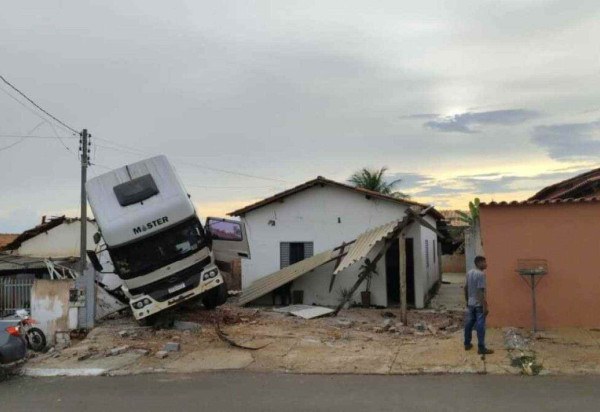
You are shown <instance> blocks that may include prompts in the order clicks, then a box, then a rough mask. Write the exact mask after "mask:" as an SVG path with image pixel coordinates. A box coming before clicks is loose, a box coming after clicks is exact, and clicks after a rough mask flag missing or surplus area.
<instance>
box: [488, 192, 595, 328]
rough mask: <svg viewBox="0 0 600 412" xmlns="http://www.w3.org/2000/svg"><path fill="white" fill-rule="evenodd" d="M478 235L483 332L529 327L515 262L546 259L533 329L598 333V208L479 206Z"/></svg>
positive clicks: (526, 297)
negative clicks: (483, 273) (483, 272)
mask: <svg viewBox="0 0 600 412" xmlns="http://www.w3.org/2000/svg"><path fill="white" fill-rule="evenodd" d="M481 234H482V238H483V249H484V251H485V255H486V258H487V261H488V270H487V289H488V291H487V293H488V303H489V307H490V315H489V317H488V325H489V326H496V327H501V326H521V327H528V328H529V327H531V324H532V323H531V292H530V289H529V288H528V287H527V286H526V284H525V282H523V280H522V279H521V278H520V276H519V275H518V274H517V273H516V272H515V269H516V266H517V259H547V261H548V270H549V273H548V274H547V275H545V277H544V278H543V279H542V280H541V281H540V283H539V285H538V287H537V289H536V299H537V318H538V327H539V328H551V327H565V326H581V327H600V203H575V204H573V203H571V204H554V205H523V206H484V207H482V208H481Z"/></svg>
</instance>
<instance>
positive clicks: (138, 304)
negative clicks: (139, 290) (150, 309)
mask: <svg viewBox="0 0 600 412" xmlns="http://www.w3.org/2000/svg"><path fill="white" fill-rule="evenodd" d="M151 303H152V301H151V300H150V299H148V298H144V299H141V300H138V301H137V302H135V303H133V307H134V308H135V309H142V308H143V307H144V306H148V305H149V304H151Z"/></svg>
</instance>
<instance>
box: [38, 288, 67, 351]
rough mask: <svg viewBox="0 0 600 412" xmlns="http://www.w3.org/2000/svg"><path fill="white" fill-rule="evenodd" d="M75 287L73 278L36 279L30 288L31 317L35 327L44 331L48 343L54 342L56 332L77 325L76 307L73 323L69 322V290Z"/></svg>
mask: <svg viewBox="0 0 600 412" xmlns="http://www.w3.org/2000/svg"><path fill="white" fill-rule="evenodd" d="M74 287H75V281H74V280H42V279H36V280H35V282H34V284H33V287H32V289H31V317H32V318H33V319H35V320H36V321H37V322H39V324H37V325H36V327H38V328H40V329H41V330H42V331H44V334H45V335H46V338H47V340H48V344H54V343H55V338H56V336H55V335H56V332H58V331H68V330H70V329H71V328H72V327H73V326H74V327H77V316H76V311H77V308H73V309H74V311H75V319H74V322H75V324H74V325H73V324H70V323H72V322H73V319H71V322H69V290H70V289H72V288H74Z"/></svg>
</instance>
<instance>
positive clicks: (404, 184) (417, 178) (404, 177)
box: [387, 172, 433, 190]
mask: <svg viewBox="0 0 600 412" xmlns="http://www.w3.org/2000/svg"><path fill="white" fill-rule="evenodd" d="M398 179H400V180H401V182H400V183H398V186H397V189H398V190H402V189H405V188H406V189H410V188H413V187H418V186H420V185H422V184H425V183H428V182H430V181H432V179H433V178H432V177H431V176H427V175H422V174H419V173H403V172H399V173H394V174H391V175H389V176H388V178H387V181H388V182H393V181H394V180H398Z"/></svg>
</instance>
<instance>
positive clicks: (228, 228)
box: [205, 217, 250, 263]
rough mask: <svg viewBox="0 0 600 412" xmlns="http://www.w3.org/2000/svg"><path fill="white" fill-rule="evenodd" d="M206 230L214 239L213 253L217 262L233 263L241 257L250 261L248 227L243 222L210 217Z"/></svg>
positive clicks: (207, 220)
mask: <svg viewBox="0 0 600 412" xmlns="http://www.w3.org/2000/svg"><path fill="white" fill-rule="evenodd" d="M205 229H206V232H207V233H208V234H209V235H210V236H211V237H212V251H213V254H214V257H215V260H217V261H220V262H224V263H231V261H233V260H234V259H237V258H240V257H241V258H246V259H250V246H249V244H248V237H247V236H246V227H245V225H244V224H243V223H242V222H240V221H239V220H230V219H221V218H217V217H209V218H207V219H206V225H205Z"/></svg>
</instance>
